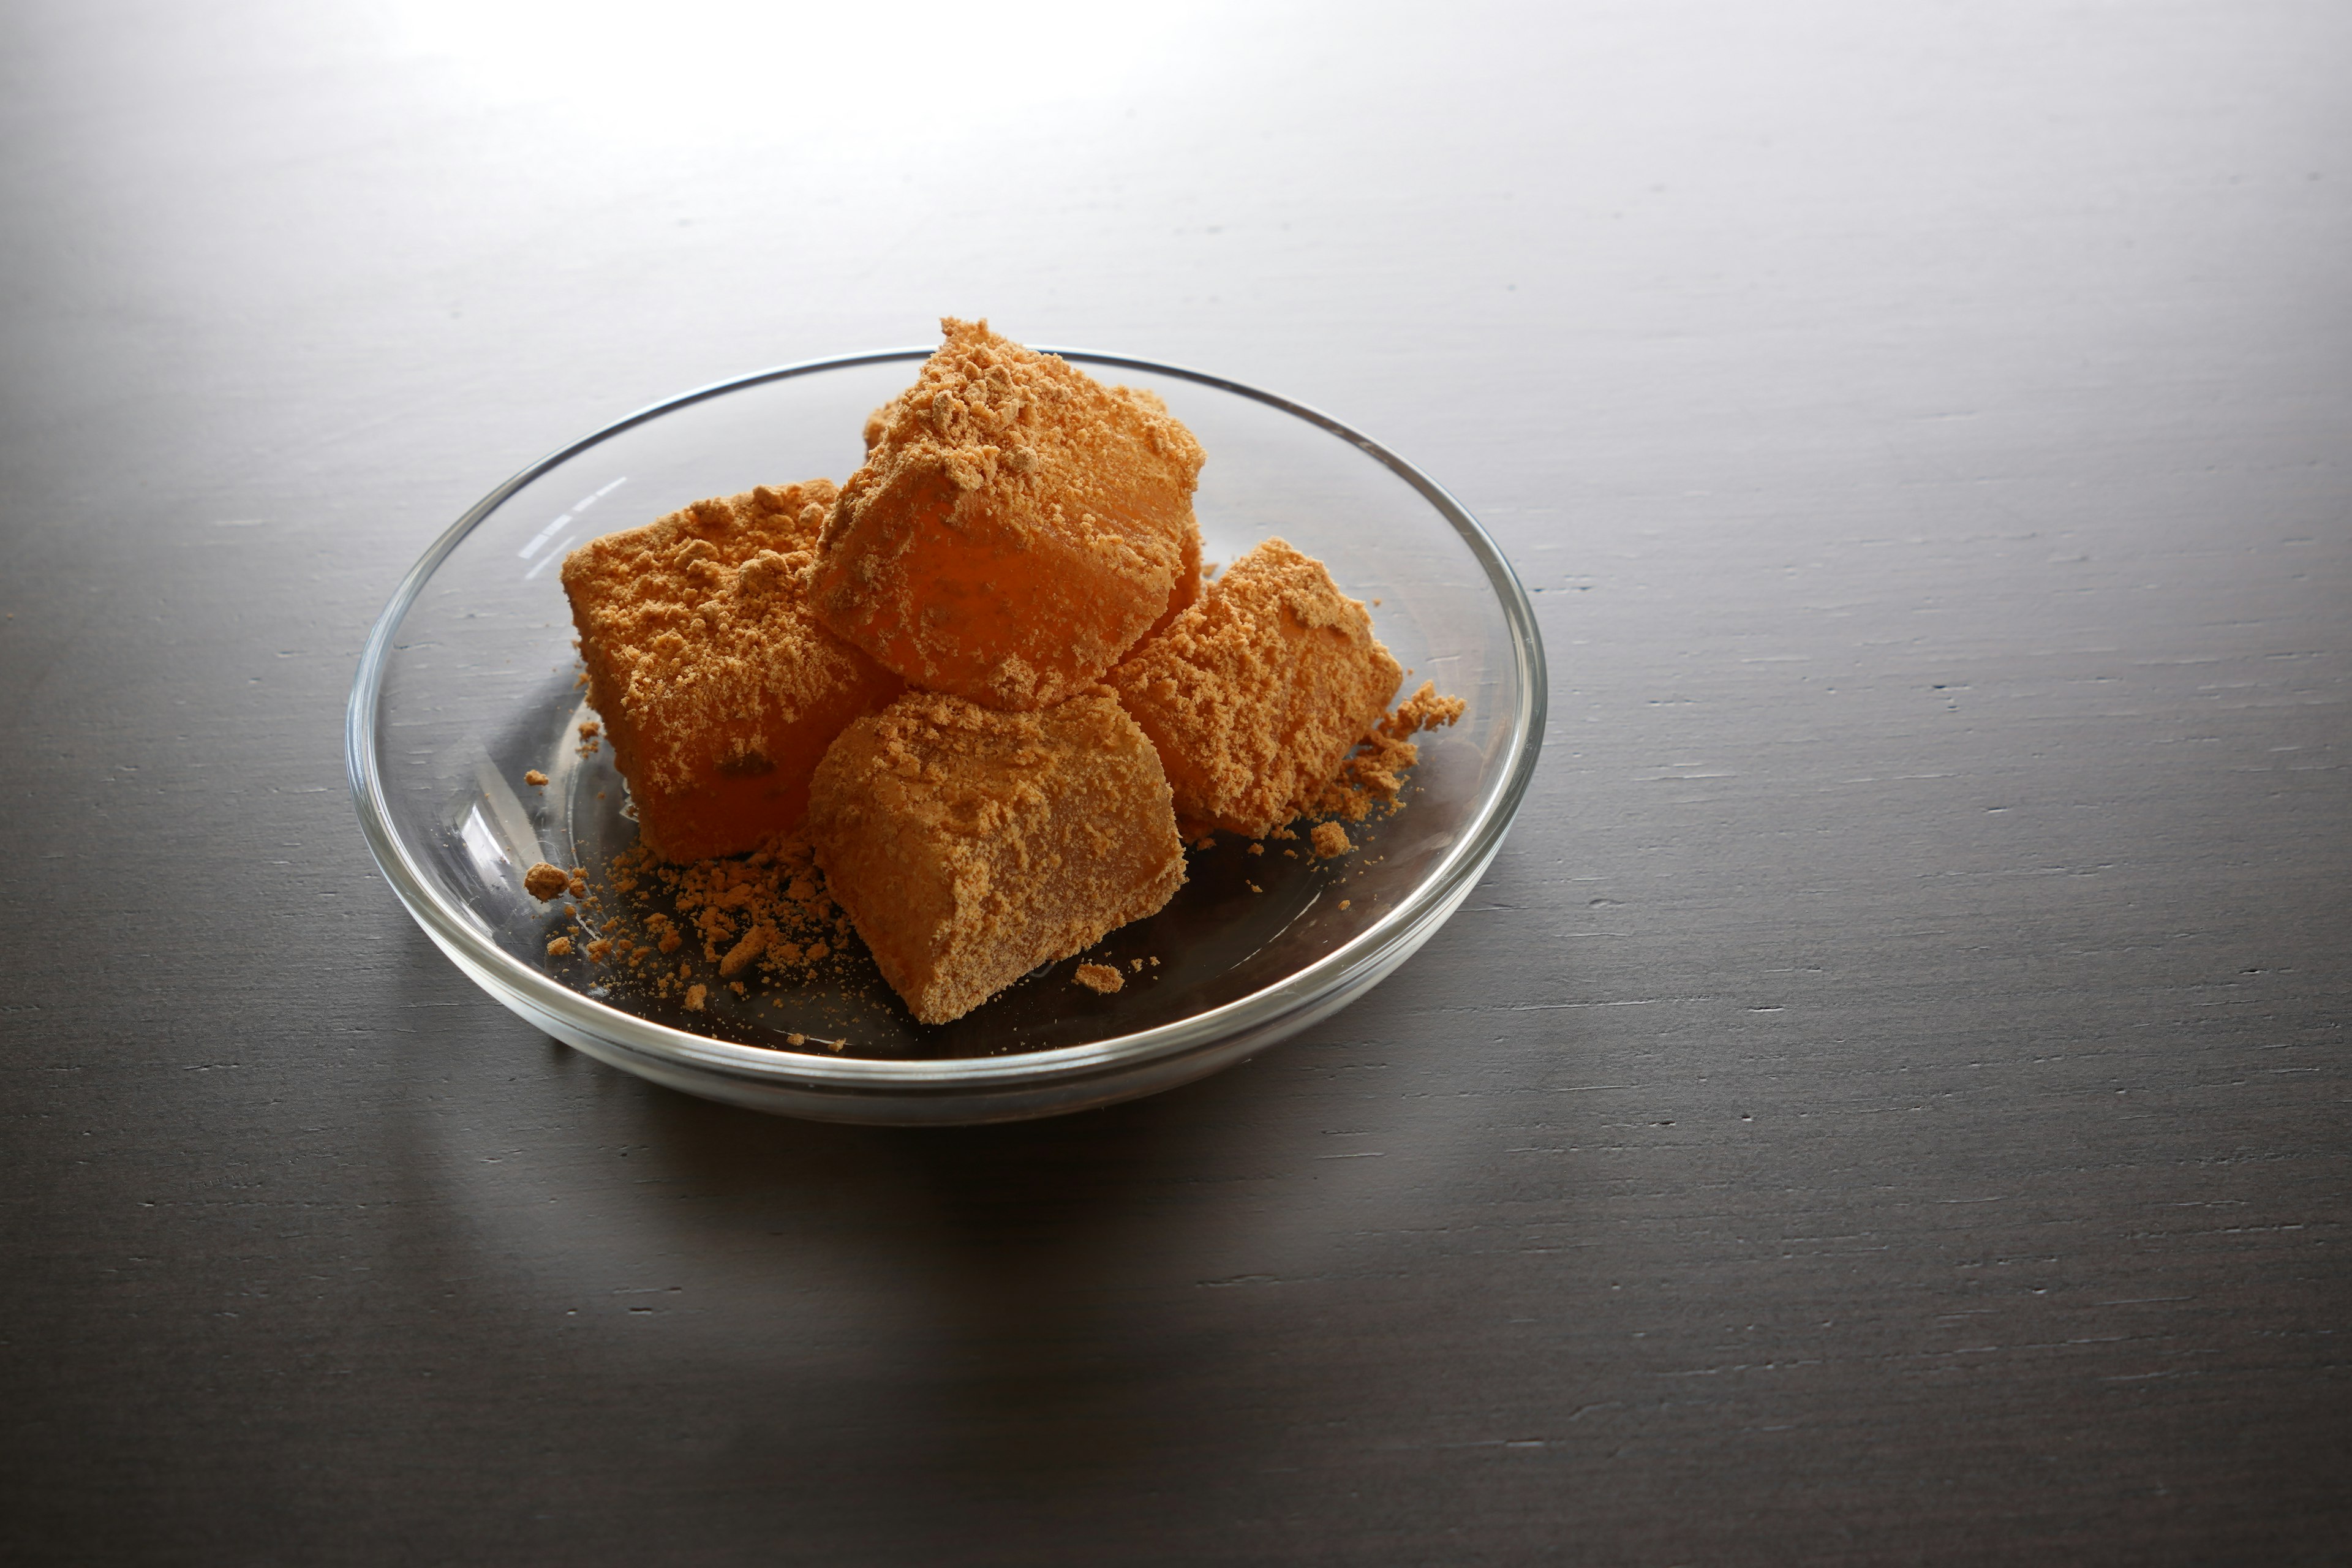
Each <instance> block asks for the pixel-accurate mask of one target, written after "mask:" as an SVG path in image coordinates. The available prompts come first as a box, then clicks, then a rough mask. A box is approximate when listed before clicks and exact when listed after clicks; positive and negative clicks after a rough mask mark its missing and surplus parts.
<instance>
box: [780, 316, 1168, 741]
mask: <svg viewBox="0 0 2352 1568" xmlns="http://www.w3.org/2000/svg"><path fill="white" fill-rule="evenodd" d="M941 324H942V326H943V327H944V328H945V329H946V332H947V342H946V343H945V344H944V345H943V346H942V347H941V348H940V351H939V352H938V353H934V354H933V355H932V356H931V357H930V359H929V360H928V361H927V362H925V363H924V365H923V368H922V372H921V374H920V375H919V377H918V378H917V380H916V382H915V384H914V385H913V386H911V387H909V388H908V390H907V391H905V392H903V393H901V394H900V395H898V396H897V397H896V398H893V399H892V400H891V401H890V402H889V403H887V404H886V405H883V406H882V407H881V408H879V409H877V410H876V411H875V413H874V415H873V416H871V417H870V418H869V419H868V421H867V424H866V445H867V453H866V464H865V466H864V467H863V468H859V469H858V470H857V472H856V473H855V474H853V475H852V476H850V479H849V482H848V483H847V484H846V485H845V486H843V487H842V493H841V503H840V505H839V506H838V507H837V508H836V509H835V512H834V515H833V519H832V521H830V522H828V523H827V524H826V526H825V530H824V539H823V541H822V542H821V543H820V544H819V545H818V548H817V564H816V571H815V574H814V577H813V579H812V591H813V595H814V600H815V603H816V606H817V613H818V615H820V616H823V617H824V622H825V624H826V625H827V626H831V627H832V628H833V629H834V630H835V631H836V632H839V633H840V634H841V635H842V636H843V637H847V638H848V639H849V640H850V641H851V642H854V643H856V644H857V645H858V646H859V647H862V648H864V649H866V651H867V652H868V653H870V654H872V655H873V656H874V657H875V658H877V659H879V660H880V661H881V662H882V663H883V664H885V665H887V666H888V667H889V668H891V669H893V670H896V671H897V672H898V674H900V675H902V676H904V677H905V678H906V679H907V680H908V682H909V683H911V684H912V685H915V686H918V687H921V688H923V689H926V690H933V691H948V692H953V693H955V694H956V695H958V696H961V697H968V698H970V699H971V700H973V701H975V702H980V703H983V704H985V705H987V706H988V707H991V708H1003V709H1031V708H1041V707H1045V706H1046V705H1047V704H1050V703H1054V702H1058V701H1060V700H1063V699H1064V698H1066V697H1068V696H1070V695H1071V694H1072V693H1074V692H1076V691H1079V690H1081V689H1085V688H1086V687H1087V686H1088V685H1090V684H1092V683H1093V682H1094V681H1096V680H1098V679H1101V677H1102V674H1103V672H1104V671H1105V670H1107V669H1108V668H1110V667H1111V666H1112V665H1113V664H1115V663H1117V662H1118V659H1119V658H1121V656H1123V655H1124V654H1125V653H1126V652H1127V651H1128V649H1129V648H1130V647H1133V646H1134V645H1135V643H1136V641H1137V639H1138V638H1139V637H1142V636H1143V635H1144V634H1145V633H1146V632H1147V631H1149V630H1150V629H1151V628H1153V627H1154V626H1159V625H1161V624H1164V623H1165V622H1166V621H1167V620H1168V619H1169V618H1170V617H1171V616H1173V615H1174V614H1175V613H1176V612H1178V611H1180V610H1181V609H1182V608H1183V607H1184V606H1185V605H1188V604H1190V603H1191V602H1192V599H1193V598H1194V597H1195V596H1196V595H1197V594H1198V592H1199V589H1200V563H1201V542H1200V530H1199V527H1198V526H1197V525H1196V524H1195V523H1194V521H1193V518H1192V488H1193V484H1194V482H1195V480H1196V479H1198V478H1199V475H1200V471H1201V460H1202V454H1201V445H1200V443H1199V442H1197V441H1195V440H1194V439H1193V438H1192V433H1191V432H1190V431H1188V430H1186V429H1185V428H1184V426H1182V425H1181V424H1179V423H1178V422H1177V421H1176V420H1174V419H1173V418H1171V417H1170V416H1169V414H1168V410H1167V408H1166V406H1165V405H1163V404H1161V402H1160V399H1159V398H1158V397H1156V396H1154V395H1152V394H1150V393H1149V392H1139V391H1136V390H1134V389H1131V388H1128V387H1106V386H1104V385H1102V384H1100V383H1098V382H1097V381H1095V380H1094V379H1093V378H1092V377H1090V376H1088V375H1087V374H1084V373H1083V372H1080V371H1078V370H1076V368H1074V367H1073V366H1071V365H1069V364H1067V363H1065V362H1063V361H1062V360H1059V359H1056V358H1055V357H1053V356H1051V355H1048V354H1039V353H1031V352H1030V351H1029V350H1027V349H1024V348H1023V347H1022V346H1021V345H1020V344H1018V343H1015V342H1009V341H1008V340H1006V339H1004V338H1002V337H999V336H998V335H997V334H996V333H994V332H992V331H989V330H988V323H987V322H985V321H979V322H968V321H952V320H950V321H945V322H943V323H941Z"/></svg>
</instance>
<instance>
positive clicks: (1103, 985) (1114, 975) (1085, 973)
mask: <svg viewBox="0 0 2352 1568" xmlns="http://www.w3.org/2000/svg"><path fill="white" fill-rule="evenodd" d="M1070 978H1071V979H1072V980H1074V981H1076V983H1077V984H1080V985H1083V986H1085V987H1086V988H1087V990H1089V991H1099V992H1101V993H1102V994H1104V995H1106V996H1108V995H1109V994H1111V993H1112V992H1114V991H1116V990H1118V988H1119V987H1120V986H1122V985H1125V984H1127V977H1126V976H1125V975H1123V974H1121V973H1119V972H1118V970H1116V969H1113V968H1112V967H1111V966H1110V965H1109V964H1108V963H1081V964H1079V965H1078V972H1077V973H1076V974H1073V975H1072V976H1070Z"/></svg>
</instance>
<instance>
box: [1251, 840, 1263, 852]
mask: <svg viewBox="0 0 2352 1568" xmlns="http://www.w3.org/2000/svg"><path fill="white" fill-rule="evenodd" d="M1249 852H1250V853H1251V854H1253V855H1263V854H1265V845H1263V844H1259V843H1256V842H1252V843H1251V845H1250V847H1249Z"/></svg>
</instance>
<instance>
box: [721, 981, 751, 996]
mask: <svg viewBox="0 0 2352 1568" xmlns="http://www.w3.org/2000/svg"><path fill="white" fill-rule="evenodd" d="M727 989H728V990H730V991H732V992H733V993H735V994H736V995H738V996H749V995H750V994H751V987H750V986H748V985H746V984H743V983H742V982H741V981H740V980H730V981H729V982H728V983H727Z"/></svg>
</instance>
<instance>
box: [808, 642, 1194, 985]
mask: <svg viewBox="0 0 2352 1568" xmlns="http://www.w3.org/2000/svg"><path fill="white" fill-rule="evenodd" d="M806 832H807V835H808V838H809V842H810V846H811V847H812V848H813V849H814V852H815V855H816V862H817V864H818V865H819V866H820V867H822V868H824V874H825V880H826V885H827V890H828V891H829V892H830V893H831V894H832V896H833V898H834V899H835V900H836V901H837V902H839V903H840V904H841V906H842V908H843V909H845V910H847V911H848V914H849V918H850V921H852V923H854V924H855V925H856V927H857V933H858V934H859V935H860V936H862V937H864V938H865V939H866V946H867V947H868V948H870V949H872V950H873V953H874V960H875V963H877V964H878V965H879V966H880V968H881V971H882V975H883V978H885V979H886V980H887V981H889V982H890V984H892V985H893V986H894V987H896V988H897V990H898V994H899V995H900V996H902V997H904V998H905V999H906V1003H907V1005H908V1008H909V1009H910V1010H911V1011H912V1012H913V1013H914V1015H915V1016H916V1018H918V1019H919V1020H920V1021H921V1022H923V1023H926V1024H944V1023H947V1022H948V1021H949V1020H950V1019H953V1018H959V1017H961V1016H963V1015H964V1014H966V1013H968V1012H970V1011H971V1009H973V1008H974V1007H977V1006H979V1005H981V1004H982V1002H985V1001H987V1000H988V999H989V998H990V997H991V996H992V995H994V994H996V993H997V992H999V991H1002V990H1003V989H1004V987H1006V986H1007V985H1010V984H1013V982H1014V981H1016V980H1018V979H1020V978H1021V977H1022V976H1023V975H1024V974H1026V973H1029V971H1031V970H1032V969H1034V968H1036V967H1037V965H1039V964H1041V963H1051V962H1053V961H1055V960H1056V959H1061V958H1067V957H1068V956H1070V955H1071V954H1072V953H1075V952H1079V951H1081V950H1083V949H1085V948H1087V947H1089V946H1091V945H1093V944H1094V943H1095V942H1097V941H1099V940H1100V939H1101V938H1102V936H1103V935H1104V934H1105V933H1106V932H1108V931H1112V930H1115V929H1116V928H1118V927H1119V926H1123V925H1125V924H1127V922H1128V921H1137V920H1141V919H1142V918H1143V917H1145V916H1146V915H1150V914H1155V913H1157V912H1158V911H1159V910H1160V907H1161V906H1162V905H1164V904H1166V903H1167V902H1168V900H1169V899H1170V898H1171V896H1173V894H1174V893H1175V891H1176V889H1177V888H1178V887H1179V886H1180V885H1181V884H1182V882H1183V880H1184V847H1183V844H1182V842H1181V840H1180V839H1179V838H1178V837H1177V836H1176V815H1175V812H1174V810H1173V809H1172V808H1171V805H1170V804H1169V796H1168V780H1167V778H1166V776H1165V775H1163V774H1162V773H1160V759H1159V758H1158V757H1157V756H1156V755H1154V754H1153V752H1152V749H1151V742H1150V741H1148V740H1146V739H1145V738H1144V734H1143V731H1140V730H1139V729H1137V728H1136V726H1135V721H1134V720H1132V719H1130V718H1129V717H1128V716H1127V714H1126V713H1125V712H1124V711H1123V710H1121V709H1120V708H1119V705H1118V701H1117V700H1116V699H1114V698H1113V697H1112V696H1111V695H1110V693H1109V692H1108V691H1107V690H1105V689H1102V688H1100V687H1097V688H1093V689H1089V690H1087V691H1085V692H1082V693H1080V694H1079V695H1077V696H1076V697H1072V698H1071V699H1069V700H1067V701H1066V702H1061V703H1058V704H1056V705H1055V706H1054V707H1051V708H1045V709H1040V710H1034V711H1030V712H1020V713H1009V712H1003V711H1000V710H994V709H990V708H983V707H982V706H980V705H979V704H978V703H976V702H970V701H966V700H963V699H962V698H960V697H950V696H944V695H936V694H933V693H930V692H924V691H909V692H908V693H907V694H906V695H905V696H903V697H901V698H899V699H898V700H897V701H896V702H893V703H892V704H891V705H890V706H889V707H887V708H885V709H884V710H882V711H880V712H879V713H877V714H874V715H873V716H871V717H869V718H864V719H860V720H858V721H856V722H855V723H853V724H851V725H850V726H849V727H848V728H847V729H846V730H844V731H842V733H841V738H840V739H839V740H837V741H835V742H834V743H833V749H832V750H831V751H829V752H826V753H825V756H824V762H823V763H820V764H819V765H818V767H817V771H816V779H815V782H814V784H813V785H812V786H811V788H810V792H809V814H808V822H807V827H806Z"/></svg>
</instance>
